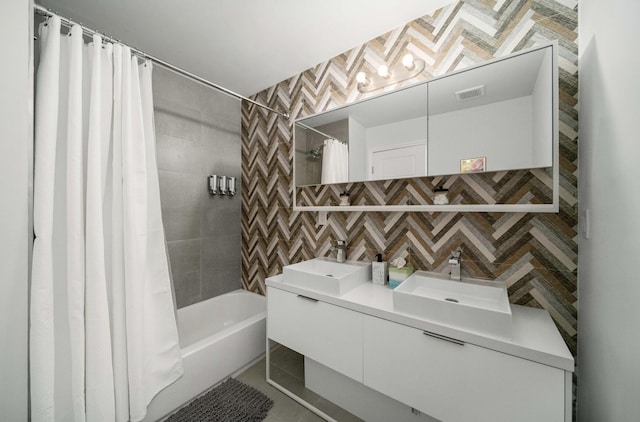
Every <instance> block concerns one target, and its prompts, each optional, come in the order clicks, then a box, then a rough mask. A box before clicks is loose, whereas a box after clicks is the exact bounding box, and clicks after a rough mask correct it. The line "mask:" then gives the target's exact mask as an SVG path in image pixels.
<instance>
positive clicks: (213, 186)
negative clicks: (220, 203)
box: [208, 174, 237, 196]
mask: <svg viewBox="0 0 640 422" xmlns="http://www.w3.org/2000/svg"><path fill="white" fill-rule="evenodd" d="M208 179H209V195H229V196H234V195H235V194H236V193H237V187H236V186H237V185H236V177H234V176H218V175H216V174H213V175H211V176H209V177H208Z"/></svg>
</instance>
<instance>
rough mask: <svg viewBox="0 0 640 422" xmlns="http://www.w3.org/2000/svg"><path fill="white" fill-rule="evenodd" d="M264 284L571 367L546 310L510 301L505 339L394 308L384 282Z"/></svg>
mask: <svg viewBox="0 0 640 422" xmlns="http://www.w3.org/2000/svg"><path fill="white" fill-rule="evenodd" d="M266 285H267V286H268V287H273V288H277V289H281V290H285V291H288V292H290V293H295V294H301V295H304V296H308V297H312V298H314V299H318V300H320V301H323V302H326V303H330V304H332V305H336V306H340V307H342V308H346V309H351V310H353V311H357V312H361V313H364V314H367V315H371V316H374V317H378V318H382V319H386V320H388V321H393V322H396V323H398V324H403V325H406V326H409V327H413V328H417V329H420V330H425V331H430V332H433V333H437V334H441V335H444V336H447V337H452V338H455V339H458V340H462V341H464V342H466V343H470V344H474V345H476V346H480V347H485V348H487V349H491V350H495V351H498V352H502V353H506V354H509V355H513V356H518V357H520V358H523V359H528V360H531V361H534V362H538V363H542V364H544V365H548V366H553V367H556V368H560V369H563V370H565V371H570V372H573V371H574V360H573V356H572V355H571V352H570V351H569V349H568V348H567V345H566V344H565V342H564V340H563V339H562V336H561V335H560V333H559V332H558V329H557V328H556V326H555V324H554V323H553V320H552V319H551V317H550V316H549V313H548V312H547V311H545V310H543V309H536V308H530V307H525V306H519V305H514V304H511V312H512V324H513V336H512V338H511V339H509V340H507V339H503V338H497V337H491V336H488V335H486V334H482V333H475V332H471V331H466V330H464V329H461V328H458V327H453V326H447V325H443V324H440V323H434V322H432V321H429V320H425V319H421V318H417V317H414V316H412V315H409V314H404V313H400V312H397V311H394V309H393V295H392V292H393V290H392V289H390V288H389V287H388V286H387V285H385V286H382V285H378V284H373V283H371V282H368V283H364V284H362V285H360V286H358V287H355V288H354V289H352V290H350V291H348V292H347V293H345V294H344V295H342V296H334V295H328V294H325V293H321V292H317V291H315V290H310V289H304V288H300V287H296V286H292V285H290V284H287V283H285V282H284V281H283V278H282V275H277V276H273V277H269V278H267V279H266Z"/></svg>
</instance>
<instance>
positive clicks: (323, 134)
mask: <svg viewBox="0 0 640 422" xmlns="http://www.w3.org/2000/svg"><path fill="white" fill-rule="evenodd" d="M296 125H298V126H302V127H303V128H305V129H309V130H310V131H312V132H315V133H318V134H320V135H322V136H326V137H327V138H329V139H335V140H336V141H340V142H342V143H343V144H347V145H349V143H348V142H345V141H343V140H342V139H338V138H336V137H335V136H331V135H329V134H326V133H324V132H320V131H319V130H318V129H316V128H313V127H311V126H307V125H305V124H304V123H300V122H296Z"/></svg>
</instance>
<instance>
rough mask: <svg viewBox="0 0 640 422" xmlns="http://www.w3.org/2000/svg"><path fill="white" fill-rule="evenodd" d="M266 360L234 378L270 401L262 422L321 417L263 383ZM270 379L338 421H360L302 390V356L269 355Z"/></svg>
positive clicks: (281, 350)
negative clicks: (270, 403) (267, 397)
mask: <svg viewBox="0 0 640 422" xmlns="http://www.w3.org/2000/svg"><path fill="white" fill-rule="evenodd" d="M265 371H266V360H265V359H264V358H263V359H261V360H260V361H258V362H257V363H256V364H254V365H253V366H251V367H250V368H248V369H247V370H246V371H244V372H243V373H241V374H240V375H238V376H236V377H235V378H236V379H237V380H238V381H240V382H243V383H245V384H247V385H250V386H252V387H254V388H255V389H257V390H259V391H261V392H262V393H264V394H266V395H267V396H269V397H270V398H271V399H272V400H273V407H272V408H271V410H270V411H269V415H268V416H267V418H266V419H265V422H315V421H323V419H322V418H320V417H319V416H317V415H316V414H315V413H313V412H311V411H310V410H308V409H307V408H306V407H304V406H302V405H301V404H299V403H297V402H296V401H294V400H293V399H291V398H289V397H288V396H286V395H285V394H283V393H282V392H280V391H279V390H278V389H276V388H275V387H273V386H272V385H270V384H267V382H266V380H265ZM271 377H272V379H275V380H277V381H278V383H279V384H280V385H282V386H284V387H285V388H287V389H289V390H290V391H292V392H294V393H295V394H297V395H298V396H300V397H302V398H304V399H305V400H306V401H308V402H309V403H311V404H312V405H314V406H315V407H317V408H318V409H320V410H322V411H323V412H325V413H327V414H329V415H331V416H332V417H333V418H334V419H336V420H338V421H340V422H342V421H349V422H351V421H353V422H357V421H361V419H359V418H357V417H356V416H354V415H352V414H351V413H349V412H347V411H345V410H344V409H342V408H340V407H338V406H336V405H335V404H333V403H331V402H329V401H327V400H325V399H324V398H322V397H321V396H319V395H317V394H315V393H314V392H312V391H310V390H308V389H306V388H304V364H303V357H302V355H299V354H298V353H296V352H293V351H292V350H290V349H287V348H286V347H278V348H277V349H275V350H273V351H272V352H271Z"/></svg>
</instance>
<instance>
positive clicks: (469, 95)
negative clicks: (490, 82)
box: [456, 85, 485, 101]
mask: <svg viewBox="0 0 640 422" xmlns="http://www.w3.org/2000/svg"><path fill="white" fill-rule="evenodd" d="M484 93H485V90H484V85H479V86H474V87H473V88H467V89H461V90H460V91H456V99H457V100H458V101H468V100H473V99H474V98H478V97H482V96H483V95H484Z"/></svg>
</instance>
